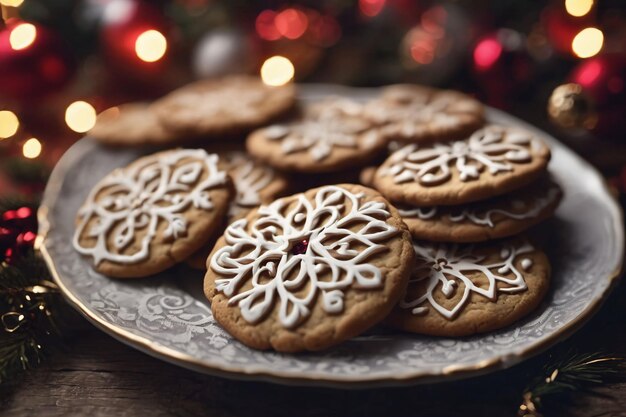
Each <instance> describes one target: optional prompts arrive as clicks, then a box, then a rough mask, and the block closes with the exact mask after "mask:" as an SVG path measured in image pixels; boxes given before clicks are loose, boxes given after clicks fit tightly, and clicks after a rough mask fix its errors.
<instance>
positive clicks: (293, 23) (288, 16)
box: [274, 8, 309, 39]
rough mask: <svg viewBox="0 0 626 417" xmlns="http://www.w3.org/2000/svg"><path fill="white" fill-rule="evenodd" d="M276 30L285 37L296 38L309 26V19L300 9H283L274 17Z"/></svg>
mask: <svg viewBox="0 0 626 417" xmlns="http://www.w3.org/2000/svg"><path fill="white" fill-rule="evenodd" d="M274 25H275V26H276V30H277V31H278V33H280V34H281V35H282V36H284V37H285V38H287V39H298V38H299V37H301V36H302V35H304V32H306V29H307V27H308V26H309V19H308V17H307V15H306V14H304V13H303V12H302V11H300V10H298V9H294V8H289V9H285V10H283V11H282V12H280V13H278V14H277V15H276V17H275V18H274Z"/></svg>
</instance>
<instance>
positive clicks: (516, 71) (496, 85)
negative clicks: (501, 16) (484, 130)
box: [472, 29, 534, 108]
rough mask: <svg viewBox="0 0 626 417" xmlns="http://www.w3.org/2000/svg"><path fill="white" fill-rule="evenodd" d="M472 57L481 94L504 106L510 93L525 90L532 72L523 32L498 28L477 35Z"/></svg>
mask: <svg viewBox="0 0 626 417" xmlns="http://www.w3.org/2000/svg"><path fill="white" fill-rule="evenodd" d="M472 58H473V72H474V76H475V78H476V80H477V81H478V83H479V84H480V85H481V87H482V88H481V93H482V94H483V95H484V97H482V98H483V99H484V100H485V101H487V102H488V103H489V104H492V105H494V106H497V107H501V108H507V107H508V105H509V103H510V99H511V98H512V97H513V96H515V95H517V94H519V93H521V92H523V91H525V87H526V85H527V84H528V82H529V81H530V79H531V78H532V75H533V72H534V68H533V62H532V59H531V57H530V56H529V54H528V52H527V51H526V49H525V38H524V36H523V35H521V34H520V33H518V32H516V31H514V30H511V29H500V30H498V31H496V32H493V33H491V34H488V35H486V36H483V37H482V38H480V39H479V40H478V42H476V45H475V46H474V50H473V53H472Z"/></svg>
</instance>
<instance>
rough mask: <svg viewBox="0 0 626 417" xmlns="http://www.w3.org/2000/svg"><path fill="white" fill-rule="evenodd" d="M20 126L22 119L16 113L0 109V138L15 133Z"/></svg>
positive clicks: (8, 136)
mask: <svg viewBox="0 0 626 417" xmlns="http://www.w3.org/2000/svg"><path fill="white" fill-rule="evenodd" d="M18 127H20V121H19V120H18V118H17V116H16V115H15V113H13V112H12V111H9V110H2V111H0V140H2V139H6V138H10V137H11V136H13V135H15V132H17V128H18Z"/></svg>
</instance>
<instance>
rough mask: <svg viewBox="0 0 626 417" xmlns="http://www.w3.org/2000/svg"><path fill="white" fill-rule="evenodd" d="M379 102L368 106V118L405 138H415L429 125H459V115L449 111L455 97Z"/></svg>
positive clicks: (443, 96) (444, 96) (440, 96)
mask: <svg viewBox="0 0 626 417" xmlns="http://www.w3.org/2000/svg"><path fill="white" fill-rule="evenodd" d="M395 101H396V103H395V104H394V103H391V104H390V103H389V102H388V101H386V100H377V101H373V102H371V103H370V104H369V105H367V106H366V113H367V114H368V116H369V117H370V118H371V119H372V120H375V121H376V122H378V123H386V124H389V126H387V129H386V130H391V131H397V132H399V133H401V134H402V135H404V136H413V135H415V134H418V133H419V132H421V131H422V130H423V129H424V127H425V126H426V125H428V124H435V125H438V126H441V127H453V126H455V125H456V124H457V123H459V121H460V119H459V115H458V114H455V113H452V112H449V111H447V109H448V108H449V107H450V105H452V104H453V103H454V101H453V97H451V96H448V95H436V96H435V97H434V98H433V100H432V101H427V100H426V96H424V97H421V96H420V97H419V98H414V99H411V100H409V101H408V102H406V101H407V100H406V99H404V100H395Z"/></svg>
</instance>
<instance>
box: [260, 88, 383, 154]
mask: <svg viewBox="0 0 626 417" xmlns="http://www.w3.org/2000/svg"><path fill="white" fill-rule="evenodd" d="M322 104H324V105H321V106H319V107H321V110H319V111H317V112H309V113H312V114H310V115H308V116H305V118H304V119H303V120H301V121H298V122H293V123H290V124H277V125H272V126H270V127H268V128H266V129H265V130H264V133H265V137H267V139H269V140H271V141H278V140H280V141H281V150H282V152H283V154H285V155H288V154H292V153H296V152H303V151H308V153H309V155H310V156H311V158H313V160H315V161H321V160H324V159H325V158H326V157H328V156H329V155H330V154H331V152H332V150H333V148H336V147H338V148H350V149H357V148H359V147H363V148H366V149H367V148H371V147H373V146H374V145H375V144H376V143H377V142H378V133H377V132H376V131H373V130H370V131H367V130H368V129H369V128H370V127H371V124H370V123H369V122H367V121H366V120H365V119H360V118H358V117H355V116H357V115H358V114H359V112H360V109H361V105H360V104H358V103H356V102H352V101H349V100H332V101H330V102H329V103H327V104H325V103H322Z"/></svg>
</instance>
